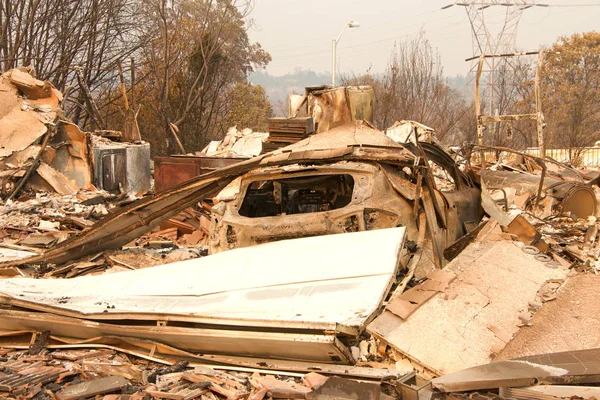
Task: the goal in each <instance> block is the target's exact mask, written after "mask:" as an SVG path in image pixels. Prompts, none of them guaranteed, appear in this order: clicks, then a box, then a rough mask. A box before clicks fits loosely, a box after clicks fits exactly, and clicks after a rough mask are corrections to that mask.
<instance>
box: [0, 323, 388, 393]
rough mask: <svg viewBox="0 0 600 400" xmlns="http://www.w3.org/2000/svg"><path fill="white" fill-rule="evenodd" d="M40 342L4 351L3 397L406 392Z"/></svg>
mask: <svg viewBox="0 0 600 400" xmlns="http://www.w3.org/2000/svg"><path fill="white" fill-rule="evenodd" d="M32 342H33V343H32V344H31V345H30V346H29V348H27V346H25V349H16V348H2V349H0V357H2V366H1V370H0V396H2V397H11V398H22V399H31V398H34V399H59V400H68V399H69V400H76V399H84V398H93V397H96V398H104V399H106V400H119V399H120V400H126V399H129V400H134V399H148V398H155V399H173V400H186V399H187V400H191V399H196V398H197V399H213V400H214V399H220V398H226V399H242V398H247V399H255V400H259V399H263V398H265V399H266V398H275V399H281V398H292V399H299V398H301V399H305V398H307V399H326V398H331V397H329V396H332V395H334V396H337V397H335V398H342V397H340V396H348V397H346V398H350V397H351V396H352V394H353V393H357V392H358V393H361V397H360V398H362V399H375V400H379V399H380V398H384V399H385V398H395V396H394V395H396V394H397V393H398V388H397V386H396V385H397V382H396V381H395V380H388V381H386V382H380V381H373V380H371V381H368V380H367V381H365V380H364V378H363V380H361V381H359V380H356V379H351V378H348V377H330V376H328V375H323V374H320V373H318V372H307V373H294V372H286V371H262V370H256V369H254V370H253V369H252V368H236V367H227V366H216V367H211V366H210V365H207V364H199V363H198V362H193V361H192V362H190V361H187V360H182V361H177V362H174V361H171V362H167V361H164V360H160V359H157V358H156V357H141V356H139V355H136V354H133V353H132V352H123V351H120V350H121V349H116V350H115V349H111V348H110V347H111V346H100V347H96V348H93V347H88V346H85V345H80V346H69V345H68V344H67V345H62V346H61V345H58V344H57V343H60V342H57V341H56V340H54V339H53V338H52V337H51V336H49V335H48V332H45V333H39V334H33V336H32ZM14 347H23V346H22V345H20V346H19V345H17V346H14ZM75 347H77V348H75ZM351 376H352V375H351V374H350V377H351ZM98 396H102V397H98ZM391 396H393V397H391Z"/></svg>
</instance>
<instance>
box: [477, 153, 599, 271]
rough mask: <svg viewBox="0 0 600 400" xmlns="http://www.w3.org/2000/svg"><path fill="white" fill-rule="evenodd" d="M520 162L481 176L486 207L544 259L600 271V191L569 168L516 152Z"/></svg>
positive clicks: (501, 165)
mask: <svg viewBox="0 0 600 400" xmlns="http://www.w3.org/2000/svg"><path fill="white" fill-rule="evenodd" d="M497 151H510V152H512V153H517V157H516V159H515V161H513V162H510V163H497V164H494V165H493V166H491V167H489V168H486V169H484V170H480V171H479V172H478V174H479V176H480V177H481V181H482V184H483V194H482V198H483V202H482V204H483V207H484V209H485V210H486V212H487V214H488V215H491V216H493V217H494V218H495V219H496V220H497V221H498V222H499V223H500V225H502V226H503V229H504V231H505V232H507V233H509V234H511V235H513V237H514V238H515V239H516V240H519V241H521V242H523V243H524V244H525V245H527V246H528V251H530V252H532V253H535V255H536V257H537V258H538V259H541V260H544V261H554V265H555V266H562V267H571V268H575V269H577V270H579V271H591V272H594V273H598V272H599V271H600V240H599V239H600V238H599V237H598V231H599V228H600V225H598V222H597V215H598V212H599V211H600V210H599V209H598V200H597V199H598V198H599V197H600V187H598V184H597V179H596V177H592V178H591V179H590V178H586V177H584V176H583V175H582V174H580V173H579V172H578V171H577V170H575V169H573V168H572V167H570V166H569V165H566V164H562V163H558V162H556V161H554V160H551V159H545V160H544V159H540V158H537V157H533V156H529V155H527V154H524V153H519V152H516V151H514V150H507V149H503V148H497Z"/></svg>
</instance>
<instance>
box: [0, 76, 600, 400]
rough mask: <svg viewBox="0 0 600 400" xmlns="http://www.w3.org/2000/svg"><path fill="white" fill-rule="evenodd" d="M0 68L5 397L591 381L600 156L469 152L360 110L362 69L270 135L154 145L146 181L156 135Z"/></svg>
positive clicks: (301, 393) (337, 395) (493, 388)
mask: <svg viewBox="0 0 600 400" xmlns="http://www.w3.org/2000/svg"><path fill="white" fill-rule="evenodd" d="M0 84H2V85H4V86H2V90H4V91H5V92H7V93H10V95H7V96H6V97H5V98H4V99H3V100H2V101H4V102H3V103H2V101H0V114H1V115H0V117H1V118H0V135H4V136H3V137H2V141H1V142H0V143H1V146H2V147H1V148H0V157H1V159H0V179H2V182H3V183H2V184H3V188H6V191H5V193H4V195H5V197H6V200H3V201H2V203H0V217H1V218H2V220H1V222H2V223H1V224H0V275H2V276H3V278H6V279H0V392H1V393H0V397H17V398H25V399H33V398H36V399H45V398H56V399H58V400H78V399H83V398H91V397H96V398H100V396H103V398H104V399H106V400H120V399H122V400H129V399H144V400H147V399H149V398H157V399H173V400H186V399H194V398H199V399H213V400H214V399H221V398H226V399H242V398H244V399H252V400H261V399H263V398H301V399H320V400H325V399H328V400H330V399H342V398H357V399H373V400H388V399H392V398H403V399H421V400H426V399H429V398H431V396H432V395H433V394H435V396H436V397H437V398H451V399H458V398H493V397H494V396H500V397H504V398H513V397H515V398H560V397H565V396H563V395H562V394H565V393H567V394H569V395H573V394H575V395H578V396H581V397H584V398H588V397H590V396H592V395H594V396H595V395H596V394H597V391H596V390H595V388H594V387H584V386H583V385H585V384H597V383H600V363H599V362H598V360H599V359H600V350H599V349H600V337H599V336H598V335H597V331H598V329H600V325H599V324H598V321H599V320H600V314H599V313H598V312H597V311H596V310H597V307H596V306H595V302H596V299H597V295H596V294H597V289H596V288H597V284H598V276H597V275H596V274H597V273H598V270H599V269H600V261H599V259H600V257H599V256H600V237H599V236H598V235H599V231H600V226H599V222H598V220H597V216H598V215H599V210H598V201H597V195H596V194H597V192H598V191H599V188H598V187H597V182H598V180H599V179H598V177H597V176H596V175H593V174H589V173H586V174H581V173H579V172H578V171H576V170H574V169H573V168H570V167H569V166H567V165H564V164H561V163H557V162H556V161H553V160H549V159H545V160H542V159H539V158H536V157H533V156H529V155H526V154H522V153H519V152H516V151H512V150H510V149H508V151H512V152H513V153H514V154H517V156H518V157H515V158H514V160H513V161H511V162H507V163H496V164H495V165H492V166H488V165H486V166H485V167H483V168H478V167H477V166H476V165H472V164H471V163H470V157H468V156H465V158H464V164H463V165H460V163H459V162H457V161H456V159H454V158H453V157H452V156H451V155H450V154H449V153H448V152H447V151H446V150H445V149H444V147H443V146H442V145H441V144H440V143H439V142H438V141H437V139H436V138H435V134H434V130H433V129H431V128H429V127H427V126H424V125H422V124H419V123H416V122H413V121H400V122H397V123H395V124H394V126H392V127H391V128H389V129H388V130H387V131H386V132H385V133H384V132H382V131H379V130H377V129H375V128H374V127H372V125H370V123H368V122H361V121H358V119H359V118H358V117H359V114H362V113H364V112H367V113H370V112H371V109H370V106H369V107H367V108H364V107H362V105H364V104H367V105H368V104H370V99H371V96H372V91H370V90H368V88H355V89H352V90H350V89H348V88H337V89H328V88H321V89H318V90H317V89H315V90H313V91H308V90H307V92H306V95H305V96H303V97H302V99H296V100H298V101H296V103H297V104H296V105H295V106H294V108H295V109H296V110H297V109H298V108H299V107H301V106H302V105H303V104H307V115H311V117H308V118H304V117H293V118H283V119H273V120H271V121H270V134H271V136H269V134H265V133H256V132H252V131H250V130H246V129H244V130H241V131H238V130H237V128H236V127H233V128H231V129H230V130H229V131H228V132H227V134H226V136H225V137H224V139H223V140H222V141H214V142H211V143H210V144H209V145H208V146H207V147H206V148H205V149H204V150H203V151H202V152H200V153H199V154H197V155H181V156H173V157H165V158H164V160H163V161H164V163H159V164H158V165H160V167H159V168H157V176H156V177H155V178H156V179H157V182H159V183H160V184H159V185H160V189H158V190H157V192H156V193H150V194H148V195H146V192H147V190H146V189H145V186H146V185H145V184H144V185H141V186H140V187H139V188H138V186H136V182H138V181H142V179H141V178H140V179H137V177H138V176H137V175H136V177H135V179H133V181H136V182H130V181H131V179H130V178H131V174H130V173H129V172H130V171H134V172H135V173H136V174H137V173H138V172H139V173H140V174H142V175H144V174H145V171H146V170H145V169H144V168H141V169H139V170H135V168H134V167H131V168H132V169H131V170H130V169H129V167H127V166H128V165H129V166H131V165H133V166H135V165H141V164H142V162H141V161H139V160H142V158H143V157H145V156H144V154H146V153H148V152H149V149H147V148H146V147H144V146H141V147H139V146H138V147H136V146H137V145H139V144H140V143H137V144H135V143H134V144H130V145H128V146H126V145H121V144H115V143H114V142H112V141H110V140H108V139H106V137H113V136H114V133H113V132H109V131H105V132H103V133H102V135H104V137H101V136H99V135H88V134H86V133H83V132H81V131H80V130H79V129H78V128H77V127H76V126H74V125H71V124H69V123H66V122H63V121H60V122H59V116H60V113H61V111H60V99H59V98H60V94H59V93H57V92H56V91H55V90H54V89H53V88H52V86H51V85H50V84H48V83H45V82H41V81H37V80H35V79H34V78H33V76H32V75H30V74H27V73H26V71H21V70H13V71H9V73H6V74H4V75H3V76H2V78H1V80H0ZM359 106H360V107H359ZM2 107H3V108H2ZM339 109H342V111H344V113H343V115H342V118H337V117H336V115H337V114H336V110H339ZM294 115H296V113H294ZM317 117H318V118H317ZM15 121H17V122H15ZM20 130H23V132H21V131H20ZM135 136H136V137H138V136H139V135H135ZM267 138H269V139H267ZM90 144H91V147H90V146H89V145H90ZM283 144H286V146H285V147H281V148H280V146H283ZM269 146H273V148H274V149H275V150H274V151H272V152H268V153H266V154H265V149H267V150H268V149H269V148H270V147H269ZM492 150H493V151H499V152H503V151H507V149H501V148H498V149H492ZM96 153H97V154H96ZM91 154H93V157H90V155H91ZM119 157H121V158H119ZM148 157H149V155H148ZM97 159H107V160H111V161H110V163H108V164H106V165H102V166H101V167H99V166H98V165H94V168H91V167H90V166H91V164H94V160H97ZM116 160H120V161H116ZM207 160H210V162H208V161H207ZM138 161H139V162H138ZM92 170H93V171H95V172H92ZM97 171H102V173H101V174H100V175H102V184H101V185H100V184H98V185H94V186H93V185H92V181H93V179H92V176H96V175H98V174H99V173H98V172H97ZM125 171H127V173H125ZM148 171H149V169H148ZM145 175H149V173H148V174H145ZM96 178H98V176H96ZM104 178H107V179H104ZM142 178H143V180H146V179H147V180H149V179H150V178H149V176H143V177H142ZM171 178H172V179H171ZM97 187H101V188H103V189H105V190H95V189H96V188H97ZM128 188H129V189H131V188H135V190H134V189H131V190H129V189H128ZM563 323H566V324H567V326H563ZM564 385H572V386H571V387H570V388H567V389H565V388H564ZM568 390H571V392H569V391H568Z"/></svg>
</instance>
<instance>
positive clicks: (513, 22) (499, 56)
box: [442, 0, 550, 165]
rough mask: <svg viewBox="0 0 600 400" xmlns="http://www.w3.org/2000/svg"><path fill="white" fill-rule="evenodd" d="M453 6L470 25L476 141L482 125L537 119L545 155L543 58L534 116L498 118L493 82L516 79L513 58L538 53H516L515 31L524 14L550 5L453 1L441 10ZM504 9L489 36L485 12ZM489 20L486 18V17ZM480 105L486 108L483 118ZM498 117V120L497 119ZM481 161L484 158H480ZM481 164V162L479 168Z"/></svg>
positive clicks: (522, 0)
mask: <svg viewBox="0 0 600 400" xmlns="http://www.w3.org/2000/svg"><path fill="white" fill-rule="evenodd" d="M452 6H462V7H464V8H465V10H466V12H467V16H468V18H469V22H470V24H471V33H472V47H473V48H472V53H473V56H472V57H470V58H468V59H467V61H473V63H472V64H471V70H470V74H469V75H470V77H471V80H470V82H472V81H473V80H474V81H475V84H474V88H475V105H476V114H477V115H476V116H477V141H478V143H479V144H483V131H484V129H485V127H484V126H485V124H488V123H491V124H496V123H498V122H507V123H508V124H510V123H511V122H512V121H515V120H519V119H536V120H537V121H538V122H537V136H538V145H539V147H540V154H541V156H542V157H544V155H545V148H544V138H543V132H542V129H543V125H544V124H543V115H542V110H541V95H540V94H539V90H540V87H539V69H540V66H541V62H542V58H541V55H540V56H539V57H540V58H539V61H538V68H537V70H536V86H535V90H536V113H535V114H521V115H512V116H511V115H499V114H500V112H499V110H498V109H497V106H498V100H499V99H500V97H501V96H502V93H501V90H500V88H499V87H498V85H497V84H496V82H495V76H494V73H495V72H497V71H499V70H502V71H503V72H504V73H506V74H508V75H513V76H514V75H515V73H516V66H515V63H514V62H513V60H514V57H515V56H521V55H533V54H538V52H529V53H516V38H517V28H518V26H519V21H520V19H521V16H522V15H523V12H524V11H525V10H527V9H529V8H532V7H549V6H550V5H549V4H541V3H537V2H536V1H535V0H483V1H482V0H471V1H456V2H455V3H452V4H449V5H447V6H445V7H442V9H447V8H450V7H452ZM498 9H503V10H502V11H503V13H504V18H503V21H502V22H501V23H500V24H498V25H499V26H496V27H495V28H497V29H495V31H494V32H492V25H494V24H492V23H490V22H489V21H486V15H488V14H486V10H488V11H489V10H496V11H497V10H498ZM488 16H489V15H488ZM482 103H483V104H485V105H486V107H485V108H486V110H485V111H486V112H485V114H487V115H483V112H482ZM496 117H497V118H496ZM513 117H514V118H513ZM482 157H483V154H482ZM483 163H484V160H483V158H482V165H483Z"/></svg>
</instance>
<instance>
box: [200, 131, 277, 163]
mask: <svg viewBox="0 0 600 400" xmlns="http://www.w3.org/2000/svg"><path fill="white" fill-rule="evenodd" d="M268 137H269V134H268V133H266V132H252V129H249V128H245V129H242V130H241V131H238V130H237V127H236V126H232V127H231V128H229V130H228V131H227V133H226V134H225V137H224V138H223V140H213V141H211V142H210V143H209V144H208V145H207V146H206V147H205V148H204V149H202V151H200V152H198V153H196V155H198V156H204V157H233V158H250V157H254V156H257V155H259V154H261V153H262V151H263V146H264V142H266V140H267V139H268Z"/></svg>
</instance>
